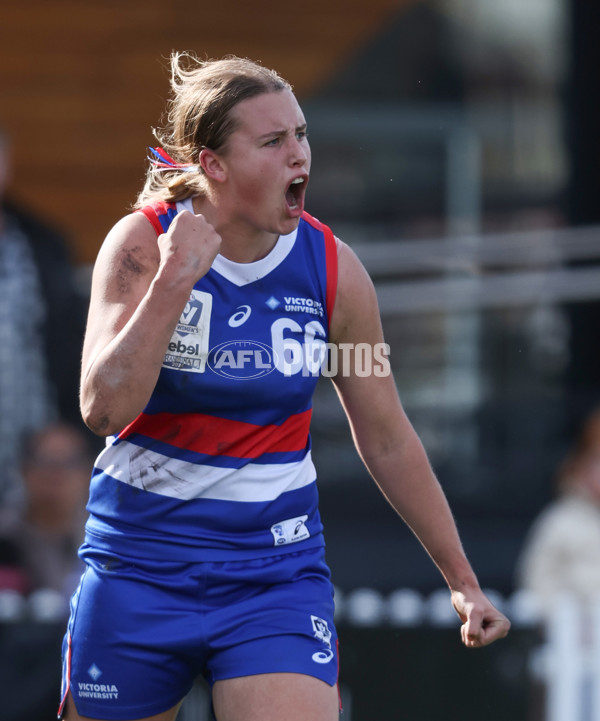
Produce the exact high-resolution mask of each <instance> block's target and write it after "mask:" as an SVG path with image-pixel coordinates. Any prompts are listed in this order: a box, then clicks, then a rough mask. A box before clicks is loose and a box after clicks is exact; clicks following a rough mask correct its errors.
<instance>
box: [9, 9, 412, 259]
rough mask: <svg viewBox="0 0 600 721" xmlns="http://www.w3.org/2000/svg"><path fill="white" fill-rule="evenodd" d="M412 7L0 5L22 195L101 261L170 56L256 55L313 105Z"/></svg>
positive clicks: (79, 255) (135, 180)
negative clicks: (312, 98) (351, 60)
mask: <svg viewBox="0 0 600 721" xmlns="http://www.w3.org/2000/svg"><path fill="white" fill-rule="evenodd" d="M410 1H411V0H368V1H367V0H303V2H301V3H294V2H292V3H290V2H281V1H280V0H279V1H278V2H275V0H254V1H252V0H245V1H242V0H221V1H219V0H216V1H214V2H211V3H208V2H197V1H194V0H190V1H188V2H181V1H173V2H158V1H157V0H121V1H120V2H119V1H117V0H104V1H99V0H98V1H93V0H83V1H82V0H50V1H48V0H29V1H28V2H21V3H19V2H16V1H15V0H0V36H1V38H2V41H1V42H0V125H1V126H3V127H4V128H5V130H6V131H7V132H8V134H9V136H10V138H11V140H12V146H13V159H14V162H13V182H12V187H11V189H12V191H13V194H14V195H15V196H16V197H17V198H18V199H19V200H21V201H24V202H25V203H27V204H29V205H30V206H31V207H32V208H33V209H35V210H37V211H38V212H39V213H41V214H42V215H43V216H45V217H47V218H48V219H50V220H52V221H53V222H55V223H57V224H58V225H60V226H61V227H62V228H64V229H65V230H66V231H67V232H68V234H69V237H70V239H71V242H72V245H73V249H74V257H75V259H76V260H77V261H78V262H81V263H89V262H92V261H93V259H94V257H95V255H96V252H97V250H98V247H99V245H100V243H101V242H102V239H103V237H104V235H105V234H106V232H107V230H108V229H109V228H110V226H111V225H112V224H113V223H114V222H115V221H116V220H117V219H118V218H119V217H120V216H121V215H123V214H124V213H125V212H126V211H127V208H128V206H129V204H130V203H131V202H132V201H133V199H134V198H135V195H136V193H137V191H138V190H139V188H140V186H141V182H142V179H143V175H144V170H145V156H146V146H147V145H149V144H151V143H152V136H151V134H150V128H151V126H152V125H153V124H156V123H157V122H158V121H159V118H160V114H161V112H162V109H163V107H164V101H165V98H166V96H167V93H168V80H167V78H168V73H167V62H166V58H168V56H169V53H170V51H171V50H173V49H177V50H191V51H194V52H196V53H198V54H199V55H201V56H206V57H220V56H222V55H224V54H227V53H234V54H237V55H242V56H247V57H252V58H255V59H258V60H260V61H261V62H263V63H264V64H266V65H268V66H271V67H275V68H276V69H277V70H278V71H279V72H280V73H281V74H282V75H283V76H284V77H286V78H287V79H288V80H289V81H290V82H291V83H292V84H293V85H294V87H295V90H296V93H297V95H298V96H299V98H300V100H302V98H303V97H306V96H307V95H309V94H310V93H311V91H313V90H316V89H318V87H319V85H320V84H322V83H324V82H325V81H326V80H327V79H328V78H329V77H330V76H331V75H332V74H333V73H334V72H335V71H336V69H337V68H339V67H340V66H342V65H343V63H344V62H345V61H346V59H347V58H348V57H350V56H351V55H352V54H353V53H354V52H356V51H357V50H359V49H360V47H361V46H363V45H365V44H367V43H368V42H369V40H370V39H371V38H372V37H373V36H374V35H375V34H376V32H377V30H378V29H379V28H380V27H381V26H382V24H384V23H385V22H386V21H387V20H388V19H389V18H390V17H391V16H393V15H394V14H395V13H397V12H398V11H399V10H400V8H401V7H402V6H403V5H405V4H407V3H408V2H410Z"/></svg>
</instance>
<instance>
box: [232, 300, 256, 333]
mask: <svg viewBox="0 0 600 721" xmlns="http://www.w3.org/2000/svg"><path fill="white" fill-rule="evenodd" d="M250 313H252V308H250V306H249V305H240V306H239V307H238V308H236V312H235V313H234V314H233V315H232V316H231V318H230V319H229V321H228V322H229V327H230V328H238V327H239V326H241V325H243V324H244V323H245V322H246V321H247V320H248V318H249V317H250Z"/></svg>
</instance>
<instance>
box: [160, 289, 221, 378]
mask: <svg viewBox="0 0 600 721" xmlns="http://www.w3.org/2000/svg"><path fill="white" fill-rule="evenodd" d="M211 313H212V296H211V295H210V293H205V292H204V291H201V290H192V292H191V293H190V297H189V298H188V302H187V303H186V305H185V308H184V309H183V312H182V313H181V316H180V318H179V322H178V323H177V325H176V326H175V331H174V332H173V335H172V336H171V340H170V341H169V344H168V346H167V352H166V353H165V357H164V360H163V368H172V369H174V370H181V371H188V372H190V373H204V370H205V368H206V357H207V355H208V342H209V332H210V316H211Z"/></svg>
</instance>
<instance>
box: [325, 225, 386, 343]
mask: <svg viewBox="0 0 600 721" xmlns="http://www.w3.org/2000/svg"><path fill="white" fill-rule="evenodd" d="M336 241H337V244H338V287H337V294H336V299H335V306H334V311H333V317H332V320H331V327H330V336H331V340H332V341H333V342H334V343H341V342H348V341H350V342H357V341H358V340H359V338H357V337H356V334H357V333H359V334H360V332H361V329H362V332H365V331H367V330H368V328H369V327H370V328H372V329H374V330H376V331H377V332H378V331H379V325H380V320H379V306H378V303H377V295H376V293H375V287H374V285H373V281H372V280H371V278H370V276H369V274H368V273H367V271H366V269H365V267H364V265H363V264H362V262H361V261H360V259H359V258H358V256H357V255H356V253H355V252H354V251H353V250H352V248H350V246H349V245H347V244H346V243H344V242H343V241H341V240H339V238H336Z"/></svg>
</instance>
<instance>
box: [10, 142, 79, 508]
mask: <svg viewBox="0 0 600 721" xmlns="http://www.w3.org/2000/svg"><path fill="white" fill-rule="evenodd" d="M9 176H10V148H9V143H8V139H7V138H6V135H4V134H3V132H2V130H1V129H0V504H2V503H5V502H7V501H8V500H12V496H14V495H15V492H17V491H18V488H17V487H16V481H15V474H16V455H17V450H16V449H17V448H18V442H19V439H20V437H21V434H22V433H23V432H24V431H30V430H34V429H37V428H41V427H43V426H44V425H45V424H46V423H48V422H50V421H52V420H55V419H56V418H58V417H62V418H64V419H66V420H69V421H71V422H73V423H78V422H81V421H80V417H79V408H78V398H77V392H78V388H77V385H78V379H79V363H80V353H81V345H82V339H83V328H84V323H85V306H86V303H85V301H84V299H83V298H82V297H81V295H80V294H79V293H78V292H77V290H76V283H75V275H74V268H73V266H72V265H71V263H70V260H69V257H68V253H67V246H66V245H65V242H64V240H63V238H62V237H61V236H60V235H59V234H58V233H57V232H56V231H55V230H53V229H51V228H49V227H47V226H46V225H44V224H43V223H41V222H40V221H39V220H37V219H36V218H34V217H33V216H32V215H31V214H30V213H29V212H26V211H23V210H22V209H19V208H18V207H17V206H16V205H14V204H13V203H11V202H10V201H9V200H8V199H7V197H6V189H7V186H8V181H9ZM82 426H83V424H82Z"/></svg>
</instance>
